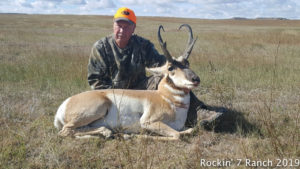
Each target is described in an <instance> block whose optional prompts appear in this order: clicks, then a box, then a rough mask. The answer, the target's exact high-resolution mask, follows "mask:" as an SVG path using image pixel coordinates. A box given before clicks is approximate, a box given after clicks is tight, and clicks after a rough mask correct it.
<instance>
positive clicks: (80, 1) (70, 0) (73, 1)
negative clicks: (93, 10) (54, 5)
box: [63, 0, 87, 5]
mask: <svg viewBox="0 0 300 169" xmlns="http://www.w3.org/2000/svg"><path fill="white" fill-rule="evenodd" d="M63 3H65V4H70V5H86V4H87V2H86V0H64V1H63Z"/></svg>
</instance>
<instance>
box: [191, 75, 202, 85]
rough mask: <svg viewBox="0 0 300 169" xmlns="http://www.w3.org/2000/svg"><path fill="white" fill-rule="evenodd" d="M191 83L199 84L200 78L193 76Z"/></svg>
mask: <svg viewBox="0 0 300 169" xmlns="http://www.w3.org/2000/svg"><path fill="white" fill-rule="evenodd" d="M192 81H193V82H194V83H200V78H199V77H198V76H195V77H193V78H192Z"/></svg>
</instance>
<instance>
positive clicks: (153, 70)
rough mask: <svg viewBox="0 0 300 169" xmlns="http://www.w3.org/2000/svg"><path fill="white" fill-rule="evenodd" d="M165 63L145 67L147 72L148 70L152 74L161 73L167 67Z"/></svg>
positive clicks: (163, 72)
mask: <svg viewBox="0 0 300 169" xmlns="http://www.w3.org/2000/svg"><path fill="white" fill-rule="evenodd" d="M167 65H168V64H167V63H166V64H164V65H163V66H160V67H153V68H146V71H147V72H150V73H151V74H153V75H163V74H165V71H166V69H167Z"/></svg>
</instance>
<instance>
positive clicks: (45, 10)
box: [0, 0, 300, 19]
mask: <svg viewBox="0 0 300 169" xmlns="http://www.w3.org/2000/svg"><path fill="white" fill-rule="evenodd" d="M123 6H126V7H129V8H131V9H133V10H134V11H135V13H136V15H137V16H168V17H185V18H205V19H226V18H232V17H246V18H257V17H283V18H288V19H300V1H299V0H145V1H144V0H1V1H0V13H29V14H79V15H88V14H93V15H113V14H114V13H115V11H116V10H117V9H118V8H119V7H123Z"/></svg>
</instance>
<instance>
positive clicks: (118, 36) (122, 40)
mask: <svg viewBox="0 0 300 169" xmlns="http://www.w3.org/2000/svg"><path fill="white" fill-rule="evenodd" d="M134 30H135V25H134V24H130V23H129V22H127V21H117V22H114V36H115V40H116V42H117V44H118V45H121V46H120V47H125V46H123V45H127V43H128V41H129V39H130V37H131V35H132V34H133V32H134Z"/></svg>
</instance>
